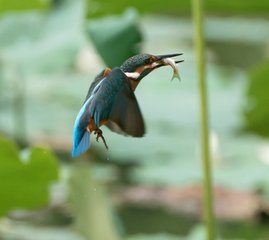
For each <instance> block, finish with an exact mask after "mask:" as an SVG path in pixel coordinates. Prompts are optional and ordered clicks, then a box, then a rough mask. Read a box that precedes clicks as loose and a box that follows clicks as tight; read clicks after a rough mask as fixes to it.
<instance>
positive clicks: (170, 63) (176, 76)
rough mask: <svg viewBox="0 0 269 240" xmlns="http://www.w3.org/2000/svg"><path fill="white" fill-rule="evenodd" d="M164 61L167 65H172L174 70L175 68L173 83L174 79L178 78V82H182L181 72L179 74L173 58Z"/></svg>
mask: <svg viewBox="0 0 269 240" xmlns="http://www.w3.org/2000/svg"><path fill="white" fill-rule="evenodd" d="M163 61H164V62H165V63H166V64H167V65H170V66H171V67H172V68H173V71H174V72H173V76H172V79H171V81H172V80H173V79H174V78H177V79H178V80H180V76H179V72H178V69H177V66H176V62H175V60H174V59H173V58H165V59H163Z"/></svg>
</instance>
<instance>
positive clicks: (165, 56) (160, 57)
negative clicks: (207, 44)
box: [156, 53, 183, 60]
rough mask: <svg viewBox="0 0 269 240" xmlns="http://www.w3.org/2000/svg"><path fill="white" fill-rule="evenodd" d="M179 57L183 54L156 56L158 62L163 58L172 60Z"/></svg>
mask: <svg viewBox="0 0 269 240" xmlns="http://www.w3.org/2000/svg"><path fill="white" fill-rule="evenodd" d="M181 55H183V53H172V54H164V55H157V56H156V57H157V58H158V59H159V60H162V59H164V58H172V57H177V56H181Z"/></svg>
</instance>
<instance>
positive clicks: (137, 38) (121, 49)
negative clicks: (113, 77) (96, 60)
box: [89, 9, 142, 68]
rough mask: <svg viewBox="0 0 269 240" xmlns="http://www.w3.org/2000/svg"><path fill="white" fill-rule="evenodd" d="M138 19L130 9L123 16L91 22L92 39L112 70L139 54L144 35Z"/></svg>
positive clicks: (135, 13)
mask: <svg viewBox="0 0 269 240" xmlns="http://www.w3.org/2000/svg"><path fill="white" fill-rule="evenodd" d="M138 18H139V16H138V14H137V12H136V11H135V10H134V9H129V10H127V11H125V12H124V13H123V14H122V15H121V16H108V17H105V18H102V19H99V20H92V21H90V24H89V33H90V37H91V39H92V41H93V44H94V45H95V47H96V48H97V50H98V53H99V54H100V55H101V57H102V58H103V60H104V62H105V63H106V65H107V66H109V67H110V68H113V67H116V66H119V65H121V64H122V63H123V62H124V61H125V60H126V59H127V58H129V57H131V56H133V55H135V54H138V53H139V50H140V49H139V43H140V42H141V41H142V33H141V32H140V30H139V26H138Z"/></svg>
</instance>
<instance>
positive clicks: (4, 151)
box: [0, 138, 58, 215]
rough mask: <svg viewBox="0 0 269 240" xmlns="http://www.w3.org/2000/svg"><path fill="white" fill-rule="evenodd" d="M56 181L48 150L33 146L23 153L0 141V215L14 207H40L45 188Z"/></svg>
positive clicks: (45, 199) (46, 193) (54, 163)
mask: <svg viewBox="0 0 269 240" xmlns="http://www.w3.org/2000/svg"><path fill="white" fill-rule="evenodd" d="M57 178H58V163H57V159H56V158H55V156H54V155H53V153H52V152H51V151H49V150H48V149H45V148H41V147H34V148H32V149H30V150H29V151H28V152H27V154H25V152H20V151H19V150H18V149H17V147H16V146H15V144H14V143H12V142H11V141H9V140H7V139H4V138H0V196H1V199H0V215H4V214H6V213H7V212H8V211H10V210H13V209H16V208H28V209H31V208H38V207H44V206H45V205H47V204H48V201H49V185H50V184H51V182H52V181H54V180H56V179H57Z"/></svg>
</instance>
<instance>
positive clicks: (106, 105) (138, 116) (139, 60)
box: [71, 53, 184, 157]
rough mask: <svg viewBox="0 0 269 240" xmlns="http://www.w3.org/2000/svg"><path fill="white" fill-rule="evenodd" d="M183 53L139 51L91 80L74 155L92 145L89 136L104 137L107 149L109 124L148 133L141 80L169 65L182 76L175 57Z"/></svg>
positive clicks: (116, 129)
mask: <svg viewBox="0 0 269 240" xmlns="http://www.w3.org/2000/svg"><path fill="white" fill-rule="evenodd" d="M180 55H182V53H176V54H165V55H152V54H146V53H143V54H138V55H135V56H132V57H130V58H128V59H127V60H126V61H125V62H123V64H122V65H121V66H120V67H115V68H113V69H110V68H108V67H107V68H105V69H104V70H102V71H101V72H100V73H99V74H98V75H97V76H96V77H95V79H94V81H93V82H92V83H91V85H90V87H89V90H88V92H87V95H86V98H85V100H84V102H83V105H82V107H81V108H80V110H79V112H78V114H77V117H76V119H75V122H74V130H73V148H72V153H71V155H72V157H78V156H80V155H81V154H83V153H85V152H86V151H87V150H88V149H89V148H90V145H91V142H90V135H91V134H92V133H93V134H94V135H96V141H97V142H98V141H99V138H101V139H102V141H103V143H104V145H105V147H106V148H107V149H108V146H107V143H106V140H105V138H104V136H103V133H102V130H101V129H100V127H101V126H102V125H106V126H107V127H108V128H109V129H110V130H111V131H113V132H116V133H119V134H123V135H129V136H133V137H143V135H144V134H145V123H144V119H143V116H142V113H141V110H140V107H139V104H138V102H137V99H136V97H135V94H134V91H135V90H136V88H137V86H138V84H139V83H140V81H141V80H142V79H143V78H144V77H145V76H147V75H148V74H149V73H150V72H152V71H153V70H154V69H157V68H159V67H162V66H166V65H170V66H171V67H172V68H173V70H174V75H173V78H174V77H177V78H179V74H178V71H177V68H176V63H180V62H183V61H184V60H179V61H174V60H173V59H172V57H176V56H180Z"/></svg>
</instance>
